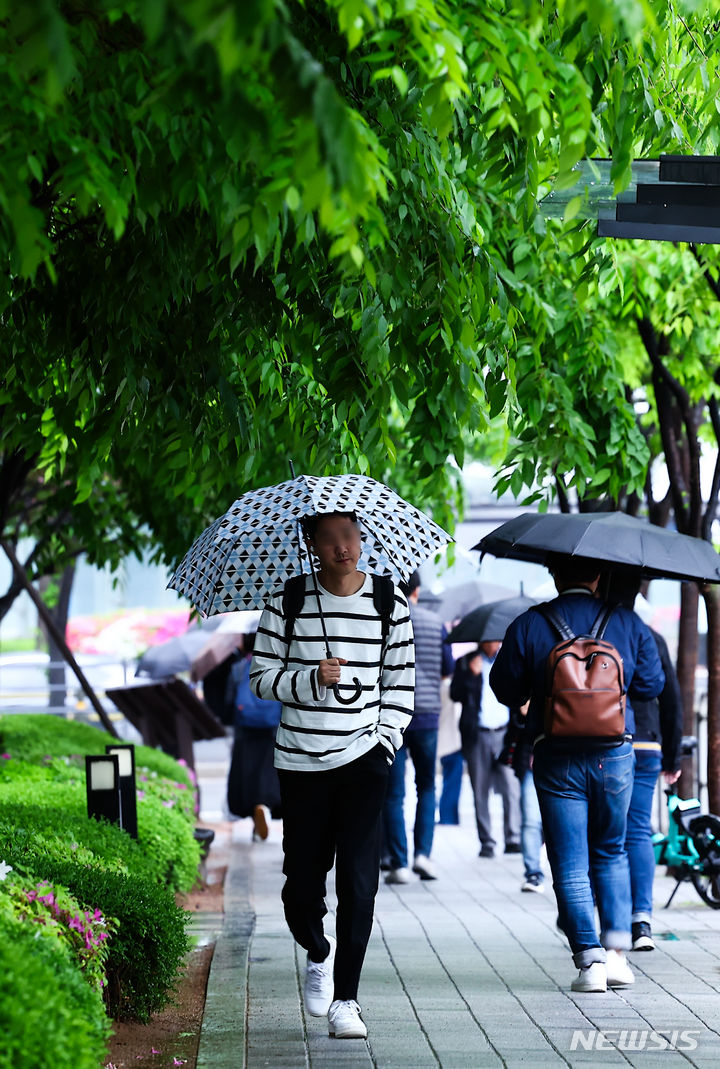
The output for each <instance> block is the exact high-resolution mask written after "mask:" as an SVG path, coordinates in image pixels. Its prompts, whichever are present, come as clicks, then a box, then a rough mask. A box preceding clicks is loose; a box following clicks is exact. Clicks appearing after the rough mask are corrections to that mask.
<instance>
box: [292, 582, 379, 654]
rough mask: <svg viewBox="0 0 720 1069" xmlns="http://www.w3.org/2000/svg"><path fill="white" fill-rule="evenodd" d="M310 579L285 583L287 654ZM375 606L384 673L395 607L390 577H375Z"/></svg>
mask: <svg viewBox="0 0 720 1069" xmlns="http://www.w3.org/2000/svg"><path fill="white" fill-rule="evenodd" d="M307 578H308V576H306V575H305V574H304V573H303V574H302V575H291V576H290V578H289V579H287V580H286V582H285V589H284V590H283V600H282V607H283V616H284V618H285V641H286V642H287V652H288V655H289V653H290V640H291V639H292V636H293V631H294V629H295V621H296V620H297V618H298V616H299V615H300V613H301V612H302V607H303V605H304V603H305V580H306V579H307ZM372 581H373V604H374V605H375V612H376V613H377V614H378V616H379V617H380V626H381V629H382V647H381V648H382V654H381V662H380V671H381V672H382V661H383V660H384V659H385V644H386V642H387V639H388V635H389V634H390V620H391V619H392V611H393V606H394V605H395V587H394V585H393V581H392V579H391V578H390V576H389V575H373V577H372Z"/></svg>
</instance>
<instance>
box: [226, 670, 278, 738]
mask: <svg viewBox="0 0 720 1069" xmlns="http://www.w3.org/2000/svg"><path fill="white" fill-rule="evenodd" d="M249 674H250V659H249V658H248V657H243V659H242V661H240V662H239V663H238V664H236V665H233V672H232V677H233V681H234V682H235V726H236V727H244V728H276V727H277V726H278V724H279V723H280V712H281V705H280V702H274V701H270V700H268V699H267V698H258V697H257V695H256V694H253V692H252V690H251V689H250V682H249V678H248V677H249Z"/></svg>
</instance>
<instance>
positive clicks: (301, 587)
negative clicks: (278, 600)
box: [282, 573, 306, 653]
mask: <svg viewBox="0 0 720 1069" xmlns="http://www.w3.org/2000/svg"><path fill="white" fill-rule="evenodd" d="M305 578H306V577H305V575H304V573H303V574H302V575H291V576H290V578H289V579H287V580H286V581H285V588H284V590H283V599H282V607H283V616H284V618H285V641H286V642H287V648H288V653H289V652H290V640H291V638H292V636H293V631H294V629H295V621H296V620H297V618H298V616H299V615H300V613H301V612H302V607H303V605H304V603H305Z"/></svg>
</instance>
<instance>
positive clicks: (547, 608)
mask: <svg viewBox="0 0 720 1069" xmlns="http://www.w3.org/2000/svg"><path fill="white" fill-rule="evenodd" d="M533 608H534V610H535V611H536V612H539V613H540V615H541V616H544V617H545V619H546V620H547V622H548V623H549V624H550V626H551V627H554V628H555V630H556V631H557V633H558V635H559V636H560V638H561V639H563V640H571V639H574V638H577V635H576V634H575V632H574V631H573V630H572V629H571V627H570V626H569V624H568V623H567V621H566V620H565V618H564V616H562V615H561V614H560V613H559V612H557V611H556V610H555V609H553V608H552V607H551V602H549V601H545V602H543V604H542V605H534V606H533Z"/></svg>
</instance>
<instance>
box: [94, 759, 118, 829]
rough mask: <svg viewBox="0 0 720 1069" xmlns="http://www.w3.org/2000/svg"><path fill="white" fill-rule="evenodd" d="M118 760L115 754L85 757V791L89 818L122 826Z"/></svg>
mask: <svg viewBox="0 0 720 1069" xmlns="http://www.w3.org/2000/svg"><path fill="white" fill-rule="evenodd" d="M118 764H119V760H118V757H117V756H116V755H115V754H97V755H87V756H86V757H85V790H86V793H87V810H88V816H89V817H95V819H96V820H101V819H102V818H104V819H105V820H109V821H111V822H112V823H113V824H120V825H121V826H122V803H121V801H120V776H119V772H118Z"/></svg>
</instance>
